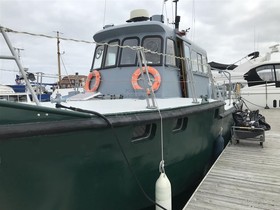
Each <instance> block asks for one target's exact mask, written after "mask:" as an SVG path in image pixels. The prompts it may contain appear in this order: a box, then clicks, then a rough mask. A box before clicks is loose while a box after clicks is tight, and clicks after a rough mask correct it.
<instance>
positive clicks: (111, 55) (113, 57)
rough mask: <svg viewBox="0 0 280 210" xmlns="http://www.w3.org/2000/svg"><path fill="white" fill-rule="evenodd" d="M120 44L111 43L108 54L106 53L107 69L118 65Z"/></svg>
mask: <svg viewBox="0 0 280 210" xmlns="http://www.w3.org/2000/svg"><path fill="white" fill-rule="evenodd" d="M118 44H119V42H118V41H114V42H109V45H108V48H107V53H106V60H105V67H109V66H115V65H116V63H117V56H118V49H119V47H118V46H117V45H118ZM114 45H115V46H114Z"/></svg>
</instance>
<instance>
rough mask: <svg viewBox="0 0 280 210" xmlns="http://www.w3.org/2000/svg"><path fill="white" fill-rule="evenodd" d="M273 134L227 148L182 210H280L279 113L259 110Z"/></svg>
mask: <svg viewBox="0 0 280 210" xmlns="http://www.w3.org/2000/svg"><path fill="white" fill-rule="evenodd" d="M260 114H262V115H263V116H265V118H266V122H268V123H269V124H270V125H271V130H270V131H266V132H265V142H264V144H263V148H262V147H261V146H260V144H259V143H257V142H249V141H240V143H239V144H236V145H233V144H232V145H228V146H227V147H226V149H225V150H224V151H223V153H222V154H221V156H220V157H219V158H218V160H217V161H216V162H215V164H214V165H213V167H212V168H211V170H210V171H209V172H208V174H207V175H206V176H205V178H204V179H203V181H202V182H201V184H200V185H199V186H198V188H197V189H196V191H195V192H194V194H193V195H192V197H191V198H190V199H189V201H188V203H187V204H186V205H185V207H184V208H183V210H190V209H195V210H198V209H213V210H214V209H215V210H217V209H223V210H224V209H240V210H241V209H242V210H245V209H267V210H272V209H275V210H276V209H277V210H278V209H280V110H279V109H268V110H260Z"/></svg>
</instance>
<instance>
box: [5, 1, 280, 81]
mask: <svg viewBox="0 0 280 210" xmlns="http://www.w3.org/2000/svg"><path fill="white" fill-rule="evenodd" d="M163 2H164V1H163V0H139V1H136V0H0V25H1V26H2V27H6V28H10V29H12V30H14V31H20V32H30V33H34V34H44V35H48V36H53V37H55V36H56V32H57V31H59V32H60V36H61V37H65V38H72V39H77V40H85V41H93V39H92V37H93V35H94V33H96V32H97V31H99V30H102V28H103V26H104V25H107V24H114V25H120V24H124V23H125V21H126V20H128V19H129V16H130V11H131V10H134V9H146V10H147V11H148V12H149V14H150V16H152V15H154V14H162V13H163V15H164V16H165V22H166V24H169V25H170V26H172V24H171V23H172V21H173V19H174V18H173V16H174V12H173V11H174V4H173V3H172V0H169V1H167V2H165V6H163ZM178 15H180V16H181V23H180V29H181V30H183V29H187V28H190V30H189V33H188V34H187V38H189V39H191V40H192V41H194V42H195V43H196V44H197V45H199V46H200V47H202V48H203V49H205V50H206V51H207V54H208V61H209V62H211V61H215V62H220V63H227V64H231V63H234V62H236V61H238V60H239V59H241V58H242V57H244V56H245V55H247V54H249V53H251V52H253V51H260V52H261V53H262V52H266V51H267V49H268V47H270V46H272V45H274V44H277V43H280V27H279V25H280V1H279V0H179V1H178ZM8 37H9V39H10V40H11V42H12V44H13V47H15V48H18V49H23V50H20V59H21V62H22V64H23V66H24V67H25V68H28V71H29V72H32V73H36V72H43V73H44V74H45V76H48V77H47V78H46V80H47V81H46V82H56V81H57V72H58V70H57V43H56V39H55V38H53V39H48V38H44V37H40V36H30V35H26V34H21V33H8ZM94 48H95V45H94V44H87V43H79V42H72V41H64V40H61V42H60V51H61V57H62V63H61V73H62V75H70V74H75V72H79V74H84V75H87V74H88V73H89V70H90V68H91V64H92V57H93V53H94ZM0 55H10V53H9V51H8V49H7V47H6V45H5V43H4V41H3V37H2V36H1V35H0ZM17 71H18V69H17V66H16V64H15V63H14V61H11V60H4V61H3V60H0V84H1V83H2V84H11V83H14V78H15V74H16V73H17Z"/></svg>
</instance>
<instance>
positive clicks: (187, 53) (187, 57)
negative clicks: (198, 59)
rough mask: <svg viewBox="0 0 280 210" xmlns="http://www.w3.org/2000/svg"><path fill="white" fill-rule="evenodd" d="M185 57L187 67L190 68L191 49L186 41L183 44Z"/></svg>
mask: <svg viewBox="0 0 280 210" xmlns="http://www.w3.org/2000/svg"><path fill="white" fill-rule="evenodd" d="M184 52H185V58H186V60H187V65H188V69H191V51H190V47H189V46H188V45H187V43H185V44H184Z"/></svg>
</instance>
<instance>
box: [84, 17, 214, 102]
mask: <svg viewBox="0 0 280 210" xmlns="http://www.w3.org/2000/svg"><path fill="white" fill-rule="evenodd" d="M93 38H94V40H95V42H96V43H97V45H96V48H95V53H94V58H93V63H92V67H91V71H92V72H93V71H98V72H99V73H100V75H101V82H100V86H99V88H98V92H100V93H102V94H104V95H111V94H112V93H114V94H117V95H120V96H121V97H125V98H142V97H144V96H145V94H146V91H145V88H141V89H135V87H134V86H133V85H132V81H131V80H132V76H133V74H134V73H135V71H136V70H137V69H138V68H139V60H138V56H137V49H136V47H139V46H141V47H143V48H144V49H145V51H144V55H145V60H146V64H147V65H148V66H149V67H152V68H153V69H154V70H155V71H156V72H157V73H156V74H158V75H160V84H159V88H158V89H157V90H155V91H154V92H155V95H156V97H158V98H166V97H194V96H195V97H200V96H201V95H203V96H205V95H208V96H210V95H211V93H210V91H209V82H210V80H209V76H210V75H209V68H208V65H207V55H206V52H205V51H204V50H203V49H201V48H200V47H198V46H196V45H195V44H193V43H192V42H191V41H190V40H188V39H186V38H185V37H184V36H182V35H181V33H180V32H178V30H174V29H173V28H170V27H168V26H167V25H165V24H164V23H163V21H158V20H157V21H156V20H153V17H152V18H151V21H140V22H132V23H128V24H125V25H120V26H109V27H105V29H103V30H102V31H99V32H98V33H96V34H95V35H94V37H93ZM149 73H150V72H149ZM142 76H143V75H142ZM142 76H139V78H138V80H137V82H138V84H139V86H140V87H144V81H143V78H142ZM149 76H150V77H151V81H152V82H154V80H155V78H154V76H155V75H153V74H151V75H149ZM94 82H95V81H94V80H93V81H92V82H91V83H93V84H94ZM93 84H90V85H91V86H93ZM191 86H193V88H192V87H191ZM89 89H90V88H89ZM191 90H196V92H194V91H191Z"/></svg>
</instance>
